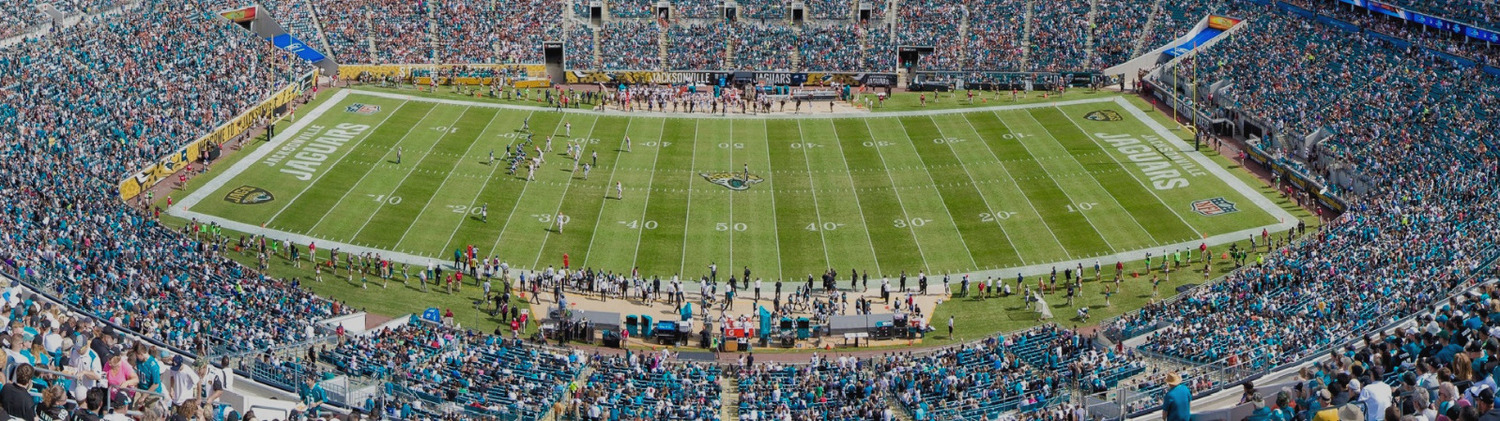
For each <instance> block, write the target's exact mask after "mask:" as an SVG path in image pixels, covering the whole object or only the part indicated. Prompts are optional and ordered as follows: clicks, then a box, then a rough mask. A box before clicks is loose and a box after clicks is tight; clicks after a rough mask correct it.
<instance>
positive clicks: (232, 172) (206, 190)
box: [167, 91, 406, 222]
mask: <svg viewBox="0 0 1500 421" xmlns="http://www.w3.org/2000/svg"><path fill="white" fill-rule="evenodd" d="M347 96H349V91H339V92H338V93H336V94H333V97H331V98H328V99H327V100H325V101H324V102H323V103H322V104H320V105H318V107H317V108H314V109H313V110H312V111H311V112H309V113H307V115H304V116H302V120H299V121H296V122H293V123H292V125H291V126H287V128H285V129H282V132H281V135H279V136H276V137H275V138H273V139H271V141H270V142H267V143H266V144H264V145H260V146H259V147H257V148H255V150H254V151H250V155H248V156H245V157H244V158H243V159H240V160H239V161H238V162H235V163H234V165H231V166H230V167H229V169H227V170H225V171H224V172H223V173H221V174H219V176H218V177H214V179H212V180H208V183H206V184H204V185H203V187H199V188H198V190H194V191H193V194H190V195H188V196H187V197H184V198H182V200H180V201H178V202H177V204H176V205H174V206H172V207H171V209H168V211H167V213H169V214H171V213H172V211H173V210H175V209H178V208H181V209H188V208H191V207H192V206H193V205H196V204H198V202H200V201H202V200H203V198H205V197H208V195H209V194H212V193H213V192H216V191H219V189H220V188H223V187H224V185H225V184H228V183H229V181H230V180H233V179H234V178H235V177H238V176H239V175H240V173H243V172H245V170H248V169H250V167H251V166H253V165H255V163H257V162H260V160H261V159H263V158H265V157H266V155H270V154H271V153H272V152H276V150H277V149H279V148H280V147H281V144H282V143H286V141H287V140H290V139H292V138H294V137H297V134H298V133H300V132H301V131H302V129H303V128H306V127H307V126H308V125H310V124H312V123H313V122H314V121H317V120H318V118H320V117H322V116H323V113H325V112H328V110H329V109H330V108H333V107H334V106H336V105H338V103H339V102H340V101H343V100H344V97H347ZM404 105H406V102H402V103H401V104H400V105H397V106H396V109H394V110H391V113H390V114H386V115H385V118H384V119H381V120H380V123H379V124H376V125H374V126H371V127H370V129H369V130H368V131H366V132H365V133H364V135H363V136H361V137H360V139H359V141H360V142H364V141H365V139H366V138H368V137H370V133H373V132H375V130H376V129H379V128H380V126H381V125H383V124H385V121H386V120H389V119H390V118H391V116H393V115H396V112H397V111H400V110H401V107H402V106H404ZM354 146H358V143H355V144H354V145H352V146H350V147H349V149H347V150H345V151H344V155H343V156H340V157H339V160H340V161H342V160H343V159H344V158H343V157H344V156H348V155H349V152H352V151H353V150H354ZM334 165H338V162H334V163H333V164H332V165H330V166H329V167H328V168H333V166H334ZM323 173H324V174H326V173H327V171H324V172H323ZM318 177H322V174H319V175H318ZM313 183H317V180H316V179H314V180H313ZM313 183H309V184H308V186H309V187H310V186H312V184H313ZM303 191H307V188H306V187H303ZM298 196H302V193H301V192H298V193H297V196H293V197H292V200H291V201H289V202H287V205H291V204H292V202H295V201H297V197H298ZM282 209H283V210H285V209H286V208H285V207H282ZM280 214H281V211H277V212H276V215H280ZM274 219H276V216H275V215H272V216H271V219H268V220H266V222H270V221H271V220H274Z"/></svg>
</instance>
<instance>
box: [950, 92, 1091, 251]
mask: <svg viewBox="0 0 1500 421" xmlns="http://www.w3.org/2000/svg"><path fill="white" fill-rule="evenodd" d="M995 118H1000V116H999V115H996V116H995ZM963 119H964V123H967V124H969V129H970V130H973V131H974V134H975V135H979V130H978V129H975V128H974V124H973V123H969V119H968V118H967V117H964V118H963ZM933 123H937V121H936V120H934V121H933ZM1000 124H1005V122H1004V121H1001V123H1000ZM1007 130H1009V129H1008V128H1007ZM942 131H943V129H942V128H941V127H940V128H938V132H942ZM1012 133H1014V132H1012ZM943 137H947V135H944V136H943ZM979 141H980V143H982V144H983V145H984V150H985V151H988V152H989V153H990V156H993V157H995V160H996V161H999V160H1000V155H997V154H995V150H994V149H993V148H990V145H989V143H985V142H984V139H980V140H979ZM1016 143H1017V144H1020V145H1021V148H1022V149H1026V154H1027V155H1031V156H1032V157H1033V158H1035V157H1036V154H1034V153H1032V152H1031V148H1030V147H1028V146H1026V142H1022V141H1021V140H1020V139H1016ZM950 146H951V145H950ZM1037 166H1038V167H1042V172H1043V173H1046V174H1047V178H1048V179H1049V180H1048V181H1050V182H1051V183H1052V185H1053V186H1057V190H1058V191H1061V192H1062V193H1063V196H1064V197H1067V198H1068V202H1069V203H1070V204H1072V205H1073V206H1074V207H1075V208H1078V206H1079V205H1078V204H1079V203H1082V202H1079V201H1078V199H1074V198H1073V195H1072V194H1069V193H1068V189H1064V188H1063V186H1062V184H1060V183H1058V182H1057V176H1054V175H1052V171H1051V170H1048V169H1047V166H1046V165H1042V164H1041V162H1037ZM1000 168H1001V169H1003V170H1005V176H1006V177H1008V178H1010V179H1011V180H1012V181H1014V180H1015V177H1011V175H1010V169H1009V168H1006V167H1005V164H1001V165H1000ZM1016 188H1017V189H1020V183H1017V184H1016ZM1026 202H1027V203H1031V200H1029V199H1028V200H1027V201H1026ZM1077 210H1078V214H1080V215H1083V220H1084V221H1088V223H1089V228H1091V229H1093V230H1094V233H1095V234H1099V239H1101V240H1104V245H1105V246H1107V247H1109V251H1111V252H1117V251H1120V249H1119V248H1117V247H1115V245H1114V244H1112V243H1110V242H1109V238H1105V235H1104V231H1100V230H1099V225H1098V224H1095V223H1094V219H1093V218H1090V217H1089V214H1088V212H1085V211H1084V210H1083V208H1078V209H1077ZM992 212H993V211H992ZM997 219H998V218H997ZM1047 231H1052V230H1051V229H1048V230H1047ZM1052 237H1053V238H1056V237H1057V234H1056V233H1053V234H1052ZM1058 243H1059V244H1061V241H1059V242H1058ZM1063 251H1064V252H1067V248H1064V249H1063ZM1068 256H1070V257H1071V256H1072V253H1069V254H1068ZM1084 257H1088V256H1084Z"/></svg>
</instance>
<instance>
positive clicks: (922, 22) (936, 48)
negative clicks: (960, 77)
mask: <svg viewBox="0 0 1500 421" xmlns="http://www.w3.org/2000/svg"><path fill="white" fill-rule="evenodd" d="M968 10H969V9H967V8H965V7H964V3H963V1H961V0H918V1H911V2H902V4H901V8H900V16H899V17H898V19H897V22H896V25H897V26H896V43H897V44H898V45H909V46H923V47H932V48H933V51H932V53H931V54H928V55H924V56H922V62H921V63H918V64H917V67H916V69H917V70H959V69H961V68H962V67H963V58H964V53H965V51H966V49H965V47H964V38H965V37H964V36H963V34H960V33H959V27H960V25H962V23H963V20H964V19H968V14H969V11H968Z"/></svg>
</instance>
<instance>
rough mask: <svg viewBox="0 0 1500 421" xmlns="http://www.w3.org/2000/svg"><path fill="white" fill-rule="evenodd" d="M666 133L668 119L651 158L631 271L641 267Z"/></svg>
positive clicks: (664, 121) (659, 130)
mask: <svg viewBox="0 0 1500 421" xmlns="http://www.w3.org/2000/svg"><path fill="white" fill-rule="evenodd" d="M666 131H667V119H665V118H664V119H661V128H660V129H658V130H657V133H656V154H654V155H652V156H651V169H652V171H651V177H650V178H647V181H646V203H645V204H643V205H641V219H640V221H641V224H642V225H641V229H640V230H637V231H636V236H635V252H634V253H632V254H631V257H630V269H631V270H635V268H636V267H639V266H640V258H641V238H643V237H645V236H646V226H645V225H644V224H645V223H646V210H647V209H650V208H651V186H653V185H655V184H656V161H657V160H659V159H660V158H661V150H662V149H665V148H666V147H665V146H662V142H663V139H662V135H663V134H664V133H666Z"/></svg>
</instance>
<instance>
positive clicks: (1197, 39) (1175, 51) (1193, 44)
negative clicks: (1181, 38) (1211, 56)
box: [1166, 28, 1224, 57]
mask: <svg viewBox="0 0 1500 421" xmlns="http://www.w3.org/2000/svg"><path fill="white" fill-rule="evenodd" d="M1222 33H1224V31H1220V30H1218V29H1213V28H1204V29H1203V30H1202V31H1199V32H1198V33H1197V34H1195V35H1193V39H1190V40H1188V41H1187V42H1184V43H1182V45H1179V46H1177V47H1174V48H1172V49H1170V50H1167V51H1166V54H1167V55H1168V56H1172V57H1177V56H1180V55H1183V54H1187V53H1188V52H1189V51H1192V50H1193V49H1194V48H1198V46H1200V45H1203V43H1206V42H1208V40H1211V39H1214V37H1217V36H1219V34H1222Z"/></svg>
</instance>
